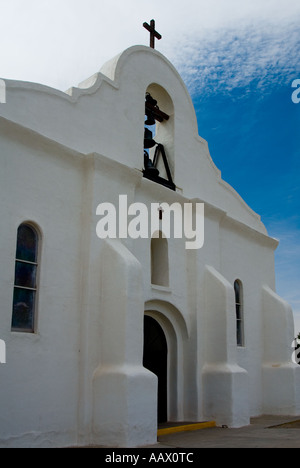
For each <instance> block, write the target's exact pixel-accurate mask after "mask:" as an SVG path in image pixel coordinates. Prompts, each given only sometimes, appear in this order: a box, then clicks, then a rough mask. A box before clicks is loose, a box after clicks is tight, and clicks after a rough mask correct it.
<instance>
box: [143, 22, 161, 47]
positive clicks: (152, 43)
mask: <svg viewBox="0 0 300 468" xmlns="http://www.w3.org/2000/svg"><path fill="white" fill-rule="evenodd" d="M143 26H144V28H145V29H147V31H149V33H150V47H151V48H152V49H155V38H156V39H158V40H159V41H160V40H161V38H162V36H161V35H160V34H159V33H158V32H157V31H155V21H154V20H151V21H150V25H149V24H148V23H144V24H143Z"/></svg>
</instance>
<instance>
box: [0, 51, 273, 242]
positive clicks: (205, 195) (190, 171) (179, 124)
mask: <svg viewBox="0 0 300 468" xmlns="http://www.w3.org/2000/svg"><path fill="white" fill-rule="evenodd" d="M5 85H6V86H5V99H6V104H5V106H1V107H0V117H3V118H5V119H7V120H8V121H11V122H14V123H17V124H19V125H21V126H23V127H26V128H29V129H30V130H31V131H34V132H36V133H38V134H40V135H43V136H45V137H47V138H49V139H51V140H53V141H55V142H58V143H60V144H62V145H64V146H66V147H68V148H71V149H73V150H76V151H78V152H80V153H83V154H89V153H98V154H101V155H103V156H105V157H107V158H109V159H112V160H114V161H117V162H119V163H121V164H123V165H126V166H128V167H130V168H133V169H137V170H139V171H140V173H141V172H142V170H143V166H144V156H143V140H144V115H145V93H146V92H151V95H153V97H154V98H155V99H157V100H158V101H159V104H160V105H161V110H163V111H165V112H167V113H168V115H169V120H168V121H167V122H165V123H164V124H162V125H160V127H159V129H158V134H157V135H158V136H157V138H158V139H159V140H160V141H159V143H162V144H163V145H164V146H165V149H166V153H167V156H168V159H169V165H170V168H171V172H172V176H173V180H174V183H175V185H176V188H177V191H178V192H180V193H182V194H183V195H184V196H185V197H187V198H197V199H200V200H202V201H204V202H207V203H209V204H211V205H214V206H216V207H218V208H220V209H221V210H223V211H224V212H226V213H228V215H229V216H230V217H232V218H233V219H238V220H240V221H241V222H242V223H244V224H246V225H248V226H250V227H251V228H252V229H254V230H256V231H259V232H261V233H264V234H266V230H265V228H264V226H263V224H262V223H261V220H260V217H259V216H258V215H257V214H255V213H254V212H253V211H252V210H251V209H250V208H249V207H248V206H247V204H246V203H245V202H244V201H243V200H242V199H241V197H239V195H238V194H237V193H236V192H235V191H234V190H233V189H232V188H231V187H230V186H229V185H228V184H226V183H225V182H224V181H223V180H222V178H221V173H220V171H219V170H218V169H217V167H216V166H215V164H214V163H213V161H212V158H211V156H210V153H209V150H208V145H207V142H206V141H205V140H204V139H203V138H201V137H200V136H199V134H198V126H197V118H196V114H195V109H194V106H193V103H192V100H191V97H190V95H189V93H188V90H187V88H186V86H185V84H184V82H183V80H182V79H181V77H180V75H179V74H178V72H177V71H176V69H175V68H174V67H173V65H172V64H171V63H170V62H169V61H168V59H166V57H164V56H163V55H162V54H161V53H159V52H158V51H156V50H152V49H150V48H149V47H144V46H134V47H131V48H129V49H127V50H125V51H124V52H123V53H121V54H120V55H118V56H117V57H115V58H114V59H112V60H111V61H110V62H108V63H106V64H105V65H104V66H103V67H102V69H101V72H99V73H96V74H95V75H93V76H92V77H91V78H89V79H87V80H86V81H85V82H83V83H81V84H80V85H79V87H77V88H71V89H70V90H68V91H67V92H66V93H64V92H61V91H58V90H55V89H52V88H49V87H47V86H42V85H38V84H34V83H25V82H17V81H9V80H8V81H6V83H5ZM2 94H3V93H2ZM0 98H1V96H0ZM2 98H3V96H2Z"/></svg>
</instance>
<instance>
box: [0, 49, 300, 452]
mask: <svg viewBox="0 0 300 468" xmlns="http://www.w3.org/2000/svg"><path fill="white" fill-rule="evenodd" d="M5 84H6V101H7V102H6V104H5V105H1V106H0V164H1V171H0V219H1V249H0V259H1V269H0V293H1V299H2V301H1V308H0V310H1V313H0V339H2V340H4V341H5V342H6V345H7V364H5V365H0V382H1V383H0V401H1V402H3V404H2V405H1V410H0V446H2V447H6V446H11V447H14V446H43V447H45V446H70V445H88V444H91V443H97V444H100V445H101V443H102V444H103V443H105V444H107V445H120V446H134V445H142V444H146V443H151V442H153V441H154V440H155V436H156V415H155V406H156V384H157V382H156V378H155V377H154V376H153V375H151V374H149V373H148V372H147V371H145V370H144V369H143V367H142V357H143V356H142V353H143V349H142V340H143V336H142V334H143V330H142V323H143V316H144V313H146V314H147V315H149V316H151V317H153V318H155V320H157V321H158V322H159V324H160V325H161V327H162V328H163V330H164V333H165V335H166V340H167V344H168V350H169V354H168V416H169V419H171V420H177V421H184V420H185V421H186V420H190V421H201V420H202V419H204V418H214V419H216V421H217V422H218V424H227V425H229V426H232V427H238V426H241V425H245V424H248V423H249V418H250V416H255V415H258V414H262V413H263V412H264V411H270V412H273V413H278V411H277V410H278V406H280V405H281V403H280V402H284V405H283V407H284V408H287V410H288V411H289V412H291V413H293V414H297V413H298V412H300V409H299V386H298V379H299V369H296V368H295V366H292V365H291V364H290V360H289V356H288V355H285V357H284V358H282V359H281V360H280V362H277V361H278V360H276V363H273V362H270V359H269V355H270V354H272V353H273V351H272V346H271V345H267V344H266V343H269V340H270V338H271V332H270V330H272V329H273V328H274V329H276V330H277V332H278V340H279V341H280V342H282V345H283V346H286V348H285V350H287V346H288V345H289V344H288V343H287V342H288V341H289V339H290V335H291V329H292V318H291V315H290V311H289V310H288V308H287V306H286V305H283V303H281V302H280V300H279V298H277V297H276V296H274V295H273V294H274V293H272V291H273V292H274V291H275V273H274V250H275V249H276V247H277V241H275V240H274V239H270V238H269V237H268V236H267V233H266V229H265V227H264V226H263V224H262V223H261V221H260V218H259V216H258V215H256V214H255V213H254V212H253V211H252V210H251V209H250V208H249V207H248V206H247V205H246V203H245V202H244V201H243V200H242V199H241V198H240V197H239V195H238V194H237V193H236V192H235V191H234V190H233V189H232V188H231V187H229V186H228V184H226V183H225V182H224V181H222V179H221V175H220V172H219V171H218V169H217V168H216V167H215V166H214V164H213V162H212V160H211V157H210V155H209V152H208V147H207V144H206V142H205V141H204V140H203V139H202V138H201V137H199V136H198V132H197V122H196V117H195V112H194V109H193V106H192V102H191V99H190V97H189V95H188V93H187V90H186V88H185V86H184V84H183V82H182V80H181V78H180V77H179V75H178V73H177V72H176V70H175V69H174V68H173V66H172V65H171V64H170V63H169V62H168V61H167V60H166V59H165V58H164V57H163V56H162V55H161V54H159V53H158V52H157V51H153V50H150V49H148V48H146V47H140V46H138V47H133V48H131V49H129V50H127V51H125V52H124V53H123V54H121V55H120V56H119V57H118V58H116V59H114V60H113V61H112V62H111V63H109V64H107V65H106V66H105V67H104V68H103V69H102V73H98V74H96V75H95V76H94V77H92V78H91V79H89V80H88V81H87V82H86V83H84V84H82V85H81V87H80V88H74V89H72V90H70V91H69V92H68V94H65V93H61V92H59V91H56V90H52V89H50V88H47V87H44V86H40V85H35V84H29V83H20V82H12V81H5ZM149 87H150V88H149ZM148 89H150V90H151V93H153V94H154V97H158V98H161V99H162V102H163V103H164V104H165V106H166V107H167V108H168V109H166V110H167V111H168V112H170V115H171V117H170V122H169V124H170V127H169V128H166V127H165V128H161V129H160V132H161V133H160V135H161V137H162V138H163V139H165V141H164V143H165V144H166V147H167V148H168V151H169V154H170V155H171V158H172V160H171V167H172V169H173V170H174V180H175V183H176V185H177V192H172V191H170V190H168V189H166V188H164V187H162V186H160V185H157V184H155V183H153V182H151V181H149V180H146V179H144V178H143V175H142V172H141V171H142V168H143V126H144V124H143V120H144V95H145V92H146V91H147V90H148ZM162 110H164V109H162ZM171 129H172V131H171ZM170 132H171V133H170ZM124 194H126V195H128V203H129V204H130V203H133V202H142V203H145V204H146V205H147V206H150V204H151V203H162V202H166V203H170V204H172V203H174V202H178V203H180V204H184V203H187V202H189V201H190V200H193V203H197V202H204V203H205V242H204V247H203V248H202V249H201V250H199V251H188V250H186V249H185V239H182V240H179V239H170V240H168V251H169V286H168V287H157V286H155V285H152V284H151V239H137V240H132V239H124V240H122V241H121V242H120V241H118V240H116V242H115V243H113V244H110V243H106V242H104V241H101V240H100V239H99V238H98V237H97V235H96V225H97V222H98V220H99V218H98V217H97V216H96V209H97V206H98V205H99V203H103V202H110V203H114V204H115V206H118V201H119V195H124ZM24 221H30V222H32V223H35V225H36V226H37V228H38V229H39V230H40V232H41V259H40V280H39V297H38V316H37V319H38V321H37V332H36V334H32V335H31V334H23V333H12V332H11V313H12V297H13V282H14V256H15V247H16V233H17V228H18V226H19V225H20V224H21V223H22V222H24ZM110 259H111V260H110ZM236 279H239V280H240V281H241V282H242V284H243V293H244V294H243V296H244V328H245V347H243V348H237V345H236V330H235V327H236V323H235V304H234V290H233V285H234V281H235V280H236ZM274 304H275V305H274ZM110 311H111V312H110ZM269 322H271V323H272V327H271V328H270V330H269V329H268V326H267V324H268V323H269ZM279 322H280V326H279V325H278V326H277V323H279ZM278 365H279V366H280V367H284V371H283V370H282V371H277V369H278ZM274 366H277V367H274ZM280 372H284V376H285V378H287V379H290V382H291V383H290V386H289V388H287V389H286V391H285V390H284V389H282V392H281V396H280V398H279V397H278V396H277V394H276V388H274V386H273V385H272V382H274V381H277V380H276V379H278V378H279V379H280V377H277V376H279V375H281V374H280ZM114 402H119V404H121V407H120V408H119V410H118V411H117V409H118V406H117V405H116V406H114ZM120 402H121V403H120ZM122 402H123V403H122ZM147 402H148V404H147ZM125 407H126V408H125ZM112 408H114V411H112ZM137 408H139V410H138V409H137ZM122 409H123V410H124V411H122ZM118 415H119V417H118ZM137 428H138V429H137Z"/></svg>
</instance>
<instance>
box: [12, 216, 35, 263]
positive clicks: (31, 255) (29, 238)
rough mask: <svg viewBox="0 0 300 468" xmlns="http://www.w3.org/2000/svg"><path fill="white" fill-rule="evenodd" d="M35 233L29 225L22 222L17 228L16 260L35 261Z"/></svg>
mask: <svg viewBox="0 0 300 468" xmlns="http://www.w3.org/2000/svg"><path fill="white" fill-rule="evenodd" d="M37 247H38V245H37V234H36V232H35V231H34V229H33V228H32V227H31V226H28V225H26V224H22V225H21V226H20V227H19V229H18V243H17V254H16V258H17V259H18V260H25V261H26V262H36V259H37Z"/></svg>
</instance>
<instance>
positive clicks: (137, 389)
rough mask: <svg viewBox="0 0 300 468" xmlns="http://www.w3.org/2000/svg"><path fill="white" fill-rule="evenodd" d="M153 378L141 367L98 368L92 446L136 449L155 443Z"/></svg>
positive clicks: (94, 392)
mask: <svg viewBox="0 0 300 468" xmlns="http://www.w3.org/2000/svg"><path fill="white" fill-rule="evenodd" d="M156 395H157V378H156V376H154V374H151V373H150V372H148V371H147V370H146V369H143V368H142V367H136V368H135V367H132V368H129V367H124V368H112V369H108V370H105V369H98V370H96V372H95V374H94V379H93V399H94V421H93V443H94V444H101V445H106V446H110V447H138V446H141V445H148V444H154V443H156V441H157V398H156Z"/></svg>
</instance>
